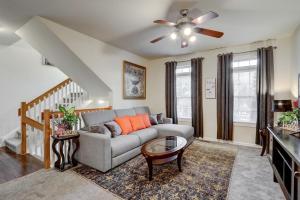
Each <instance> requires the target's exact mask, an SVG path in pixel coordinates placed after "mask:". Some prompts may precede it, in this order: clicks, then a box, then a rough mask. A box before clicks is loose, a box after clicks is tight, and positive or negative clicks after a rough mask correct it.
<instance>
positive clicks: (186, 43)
mask: <svg viewBox="0 0 300 200" xmlns="http://www.w3.org/2000/svg"><path fill="white" fill-rule="evenodd" d="M188 45H189V44H188V42H187V41H186V40H182V41H181V48H185V47H187V46H188Z"/></svg>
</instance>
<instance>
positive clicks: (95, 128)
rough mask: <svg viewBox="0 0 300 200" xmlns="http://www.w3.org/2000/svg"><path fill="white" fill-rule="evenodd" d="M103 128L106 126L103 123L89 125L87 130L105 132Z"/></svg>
mask: <svg viewBox="0 0 300 200" xmlns="http://www.w3.org/2000/svg"><path fill="white" fill-rule="evenodd" d="M105 129H106V128H105V126H104V124H99V125H92V126H89V132H91V133H100V134H104V133H105Z"/></svg>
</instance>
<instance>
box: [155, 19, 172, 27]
mask: <svg viewBox="0 0 300 200" xmlns="http://www.w3.org/2000/svg"><path fill="white" fill-rule="evenodd" d="M154 23H156V24H162V25H167V26H175V25H176V23H174V22H169V21H167V20H163V19H159V20H155V21H154Z"/></svg>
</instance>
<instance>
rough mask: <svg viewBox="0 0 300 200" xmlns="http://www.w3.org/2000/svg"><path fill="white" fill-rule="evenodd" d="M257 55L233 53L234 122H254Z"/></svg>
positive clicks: (255, 112)
mask: <svg viewBox="0 0 300 200" xmlns="http://www.w3.org/2000/svg"><path fill="white" fill-rule="evenodd" d="M256 70H257V56H256V54H255V53H252V52H251V53H245V54H238V55H234V58H233V86H234V106H233V107H234V113H233V121H234V122H245V123H256V114H257V104H256V102H257V96H256Z"/></svg>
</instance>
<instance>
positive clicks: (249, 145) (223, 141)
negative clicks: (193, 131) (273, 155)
mask: <svg viewBox="0 0 300 200" xmlns="http://www.w3.org/2000/svg"><path fill="white" fill-rule="evenodd" d="M199 139H200V140H203V141H209V142H218V143H223V144H234V145H240V146H246V147H254V148H261V146H259V145H257V144H250V143H245V142H236V141H227V140H220V139H215V138H209V137H204V138H199Z"/></svg>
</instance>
